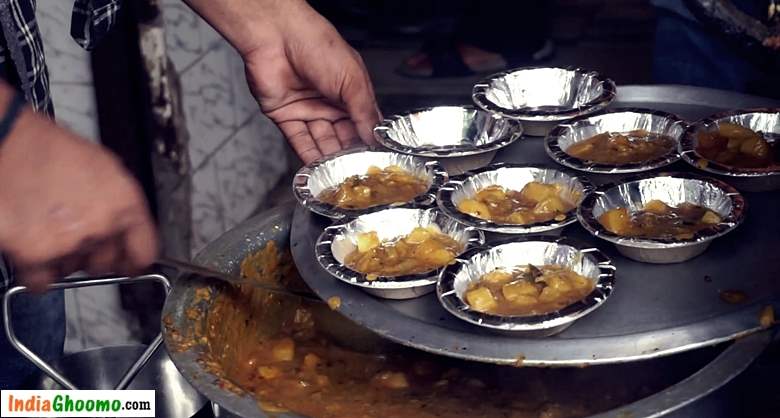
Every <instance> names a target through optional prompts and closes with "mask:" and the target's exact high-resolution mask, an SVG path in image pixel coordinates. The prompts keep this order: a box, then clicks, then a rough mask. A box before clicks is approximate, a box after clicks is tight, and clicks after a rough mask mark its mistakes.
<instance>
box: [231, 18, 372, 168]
mask: <svg viewBox="0 0 780 418" xmlns="http://www.w3.org/2000/svg"><path fill="white" fill-rule="evenodd" d="M303 6H305V7H290V8H289V9H288V10H287V11H286V12H285V13H284V14H282V15H281V16H280V19H279V20H278V21H277V25H276V27H275V28H274V29H275V31H276V33H273V34H271V35H269V38H268V39H266V40H265V42H262V43H261V44H259V46H257V47H255V48H251V49H249V51H247V52H246V53H245V54H244V60H245V63H246V73H247V80H248V82H249V86H250V89H251V91H252V93H253V94H254V96H255V97H256V98H257V101H258V103H260V107H261V108H262V110H263V112H264V113H265V114H266V115H267V116H268V117H269V118H271V119H272V120H273V121H274V122H276V124H277V125H278V126H279V128H280V129H281V130H282V132H283V133H284V135H285V136H286V137H287V139H288V140H289V142H290V145H292V147H293V148H294V149H295V151H296V152H297V153H298V155H299V156H300V158H301V159H302V160H303V161H304V162H305V163H309V162H311V161H313V160H315V159H317V158H319V157H321V156H323V155H326V154H330V153H333V152H336V151H339V150H341V149H347V148H349V147H351V146H353V145H355V144H356V143H359V142H361V140H362V142H364V143H366V144H373V143H374V137H373V128H374V125H376V123H377V122H378V120H379V110H378V109H377V104H376V100H375V98H374V91H373V88H372V85H371V80H370V79H369V76H368V72H367V71H366V68H365V66H364V64H363V61H362V59H361V58H360V55H359V54H358V53H357V52H356V51H355V50H354V49H352V48H351V47H350V46H349V45H348V44H347V43H346V42H345V41H344V39H343V38H342V37H341V36H340V35H339V34H338V32H337V31H336V29H335V28H334V27H333V26H332V25H331V24H330V23H329V22H328V21H327V20H325V18H323V17H322V16H320V15H319V14H317V13H316V12H315V11H314V10H312V9H311V8H309V7H308V6H306V5H305V3H304V4H303Z"/></svg>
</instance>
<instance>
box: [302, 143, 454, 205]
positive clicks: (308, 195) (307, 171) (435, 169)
mask: <svg viewBox="0 0 780 418" xmlns="http://www.w3.org/2000/svg"><path fill="white" fill-rule="evenodd" d="M361 152H371V153H383V154H393V153H394V152H393V151H387V150H383V149H379V148H374V147H358V148H352V149H348V150H344V151H339V152H336V153H333V154H329V155H327V156H325V157H323V158H320V159H318V160H316V161H314V162H312V163H309V164H307V165H305V166H303V167H301V169H300V170H298V172H297V173H295V177H293V182H292V189H293V195H295V199H296V200H298V203H300V204H301V206H303V207H305V208H306V209H308V210H310V211H312V212H314V213H316V214H318V215H322V216H326V217H328V218H332V219H343V218H353V217H357V216H360V215H365V214H367V213H373V212H378V211H380V210H385V209H390V208H402V207H410V206H431V205H434V204H435V199H436V191H437V190H438V189H439V187H441V185H442V184H444V183H445V182H446V181H447V179H448V178H449V175H448V174H447V171H446V170H445V169H444V167H443V166H442V165H441V163H439V162H438V161H425V160H422V159H419V157H416V156H411V157H412V158H417V159H419V162H420V163H421V165H423V166H425V167H426V168H428V169H430V170H431V172H432V174H433V181H432V182H431V185H430V186H429V187H428V190H426V191H425V192H423V193H421V194H420V195H418V196H416V197H415V198H414V199H412V200H411V201H409V202H406V203H391V204H387V205H377V206H372V207H370V208H365V209H343V208H339V207H337V206H334V205H331V204H329V203H325V202H323V201H321V200H319V199H318V198H317V196H314V194H312V192H311V189H310V188H309V177H311V175H312V173H314V171H315V170H316V169H317V168H318V167H320V166H321V165H322V164H324V163H326V162H328V161H331V160H334V159H336V158H339V157H342V156H345V155H349V154H357V153H361Z"/></svg>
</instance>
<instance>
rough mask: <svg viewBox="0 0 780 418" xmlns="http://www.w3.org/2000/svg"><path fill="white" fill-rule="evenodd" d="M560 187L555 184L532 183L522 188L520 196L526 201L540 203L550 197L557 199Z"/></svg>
mask: <svg viewBox="0 0 780 418" xmlns="http://www.w3.org/2000/svg"><path fill="white" fill-rule="evenodd" d="M559 192H560V186H559V185H557V184H545V183H539V182H536V181H532V182H530V183H528V184H526V185H525V186H524V187H523V190H521V191H520V194H521V195H523V197H525V198H526V199H528V200H532V201H534V202H541V201H543V200H545V199H547V198H550V197H557V196H558V193H559Z"/></svg>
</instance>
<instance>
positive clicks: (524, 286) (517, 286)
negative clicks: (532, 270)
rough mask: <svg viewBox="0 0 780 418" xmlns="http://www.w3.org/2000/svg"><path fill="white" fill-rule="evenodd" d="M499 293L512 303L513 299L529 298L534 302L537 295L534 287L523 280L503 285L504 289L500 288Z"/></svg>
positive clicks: (537, 292)
mask: <svg viewBox="0 0 780 418" xmlns="http://www.w3.org/2000/svg"><path fill="white" fill-rule="evenodd" d="M501 293H502V294H503V295H504V297H505V298H507V299H508V300H511V301H514V300H515V299H520V298H521V297H528V296H530V297H532V298H533V299H534V302H535V301H536V296H537V295H538V294H539V291H538V290H537V289H536V286H534V285H533V284H532V283H530V282H528V281H525V280H518V281H515V282H512V283H507V284H505V285H504V287H502V288H501Z"/></svg>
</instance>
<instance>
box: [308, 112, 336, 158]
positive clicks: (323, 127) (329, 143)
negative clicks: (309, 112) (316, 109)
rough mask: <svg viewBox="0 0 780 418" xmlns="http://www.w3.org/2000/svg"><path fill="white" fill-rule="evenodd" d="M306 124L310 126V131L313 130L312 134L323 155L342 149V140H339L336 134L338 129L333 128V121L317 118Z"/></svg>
mask: <svg viewBox="0 0 780 418" xmlns="http://www.w3.org/2000/svg"><path fill="white" fill-rule="evenodd" d="M306 126H307V127H308V128H309V132H311V136H312V138H313V139H314V142H315V143H316V144H317V148H319V149H320V153H321V154H322V155H328V154H332V153H334V152H338V151H341V142H339V138H338V137H337V136H336V131H335V129H333V124H332V123H331V122H329V121H327V120H315V121H312V122H308V123H307V124H306Z"/></svg>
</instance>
